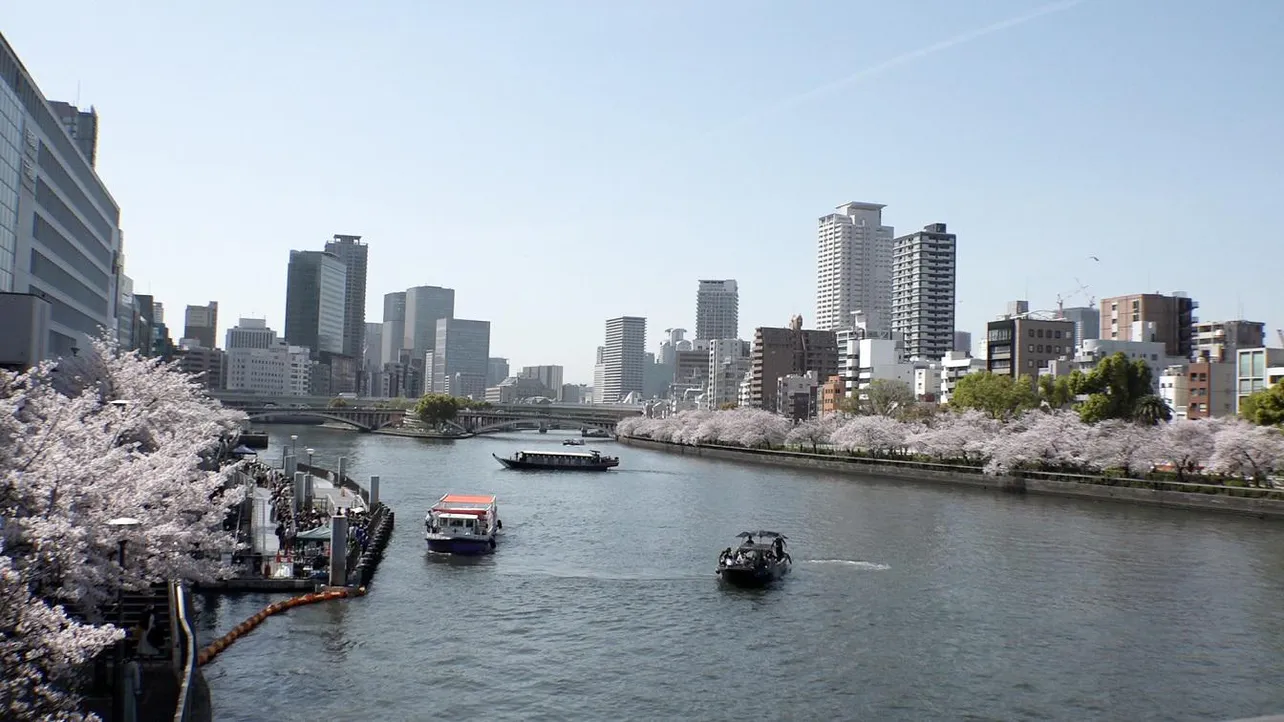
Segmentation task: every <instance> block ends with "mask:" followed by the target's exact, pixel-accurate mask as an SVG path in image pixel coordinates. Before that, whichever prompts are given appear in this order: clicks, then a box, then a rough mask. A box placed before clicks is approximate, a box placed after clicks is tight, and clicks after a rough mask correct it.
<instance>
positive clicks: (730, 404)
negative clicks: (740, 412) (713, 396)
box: [718, 401, 740, 411]
mask: <svg viewBox="0 0 1284 722" xmlns="http://www.w3.org/2000/svg"><path fill="white" fill-rule="evenodd" d="M738 406H740V404H738V403H736V402H734V401H724V402H722V403H721V404H718V410H719V411H730V410H732V409H734V408H736V407H738Z"/></svg>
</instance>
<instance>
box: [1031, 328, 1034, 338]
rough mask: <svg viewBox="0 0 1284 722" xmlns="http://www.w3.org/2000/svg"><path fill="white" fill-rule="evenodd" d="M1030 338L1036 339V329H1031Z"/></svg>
mask: <svg viewBox="0 0 1284 722" xmlns="http://www.w3.org/2000/svg"><path fill="white" fill-rule="evenodd" d="M1030 338H1034V329H1030Z"/></svg>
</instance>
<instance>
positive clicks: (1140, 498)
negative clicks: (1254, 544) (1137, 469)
mask: <svg viewBox="0 0 1284 722" xmlns="http://www.w3.org/2000/svg"><path fill="white" fill-rule="evenodd" d="M619 441H620V442H621V443H623V444H627V445H629V446H637V447H640V448H644V449H653V450H655V451H664V452H668V453H673V454H689V455H691V456H699V457H701V458H706V459H720V460H725V461H737V462H742V463H749V464H767V465H771V466H786V467H790V468H795V469H798V468H802V469H816V470H819V471H834V472H839V473H844V474H856V475H860V476H868V477H877V478H891V479H900V480H905V481H914V482H920V483H922V482H928V483H933V482H935V483H945V484H954V485H957V486H971V487H977V488H981V489H992V490H995V491H1004V492H1010V493H1031V494H1045V495H1049V496H1065V497H1076V498H1080V499H1097V500H1103V501H1120V502H1130V503H1135V504H1148V505H1151V506H1163V507H1170V508H1174V509H1199V510H1206V511H1219V512H1223V513H1230V514H1240V515H1244V516H1255V517H1258V518H1261V519H1276V520H1284V501H1279V500H1272V499H1251V498H1246V497H1237V496H1229V495H1226V494H1215V493H1199V492H1198V491H1163V490H1157V489H1139V488H1134V487H1128V486H1109V485H1106V484H1093V483H1090V482H1088V481H1083V482H1076V481H1062V480H1054V479H1030V478H1019V477H1011V476H985V475H983V474H981V473H980V472H979V469H974V470H968V469H967V468H966V467H957V466H950V465H947V464H931V463H921V462H913V461H896V460H885V459H865V458H860V457H834V456H827V455H824V454H808V453H802V452H794V451H768V450H764V449H738V448H734V447H727V446H688V445H684V444H672V443H668V442H664V441H652V440H650V439H640V438H637V437H623V436H622V437H620V439H619ZM1190 486H1191V487H1192V488H1195V489H1198V488H1205V487H1204V486H1203V485H1195V484H1192V485H1190Z"/></svg>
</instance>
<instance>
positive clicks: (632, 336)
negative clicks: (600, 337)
mask: <svg viewBox="0 0 1284 722" xmlns="http://www.w3.org/2000/svg"><path fill="white" fill-rule="evenodd" d="M603 349H604V350H603V352H602V388H601V390H600V395H598V393H597V392H596V391H595V394H594V395H595V397H597V398H600V399H601V401H602V403H606V404H618V403H621V402H623V401H624V400H625V399H626V398H627V397H628V396H629V394H636V395H638V396H641V394H642V374H643V362H644V361H645V360H646V319H645V318H642V317H639V316H621V317H619V318H612V319H608V320H607V322H606V345H605V346H604V347H603Z"/></svg>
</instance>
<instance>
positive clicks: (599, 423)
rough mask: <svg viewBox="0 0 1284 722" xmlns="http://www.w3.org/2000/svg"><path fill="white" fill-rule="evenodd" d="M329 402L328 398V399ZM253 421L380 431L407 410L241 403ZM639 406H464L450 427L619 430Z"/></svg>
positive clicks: (470, 429)
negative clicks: (319, 422)
mask: <svg viewBox="0 0 1284 722" xmlns="http://www.w3.org/2000/svg"><path fill="white" fill-rule="evenodd" d="M327 402H328V400H327ZM240 409H241V410H242V411H244V412H245V414H246V415H247V416H248V417H249V421H251V422H253V421H265V422H266V421H272V420H276V419H283V418H309V419H320V420H322V421H331V422H335V423H340V424H347V425H348V426H351V427H353V428H354V429H356V430H357V431H361V432H370V431H378V430H379V429H385V428H390V427H395V426H400V425H401V423H402V421H403V419H405V417H406V414H407V413H410V412H408V411H406V410H405V409H393V408H382V407H369V406H329V405H326V406H320V407H309V406H305V405H304V404H301V403H296V404H292V405H290V406H284V405H282V406H275V405H274V406H241V407H240ZM641 414H642V410H641V409H640V408H637V407H626V408H612V407H607V406H595V405H590V404H507V405H503V406H490V407H485V408H480V409H463V410H461V411H460V412H459V413H458V414H457V415H456V417H455V420H454V422H453V423H451V424H450V426H452V427H454V428H456V429H458V430H459V431H463V432H466V433H470V434H491V433H498V432H501V431H512V430H515V429H521V428H541V427H543V428H549V427H563V428H566V427H570V428H575V429H581V428H592V429H601V430H603V431H606V432H608V433H612V434H613V433H615V425H616V423H618V422H619V421H620V420H621V419H625V418H628V417H630V416H640V415H641Z"/></svg>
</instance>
